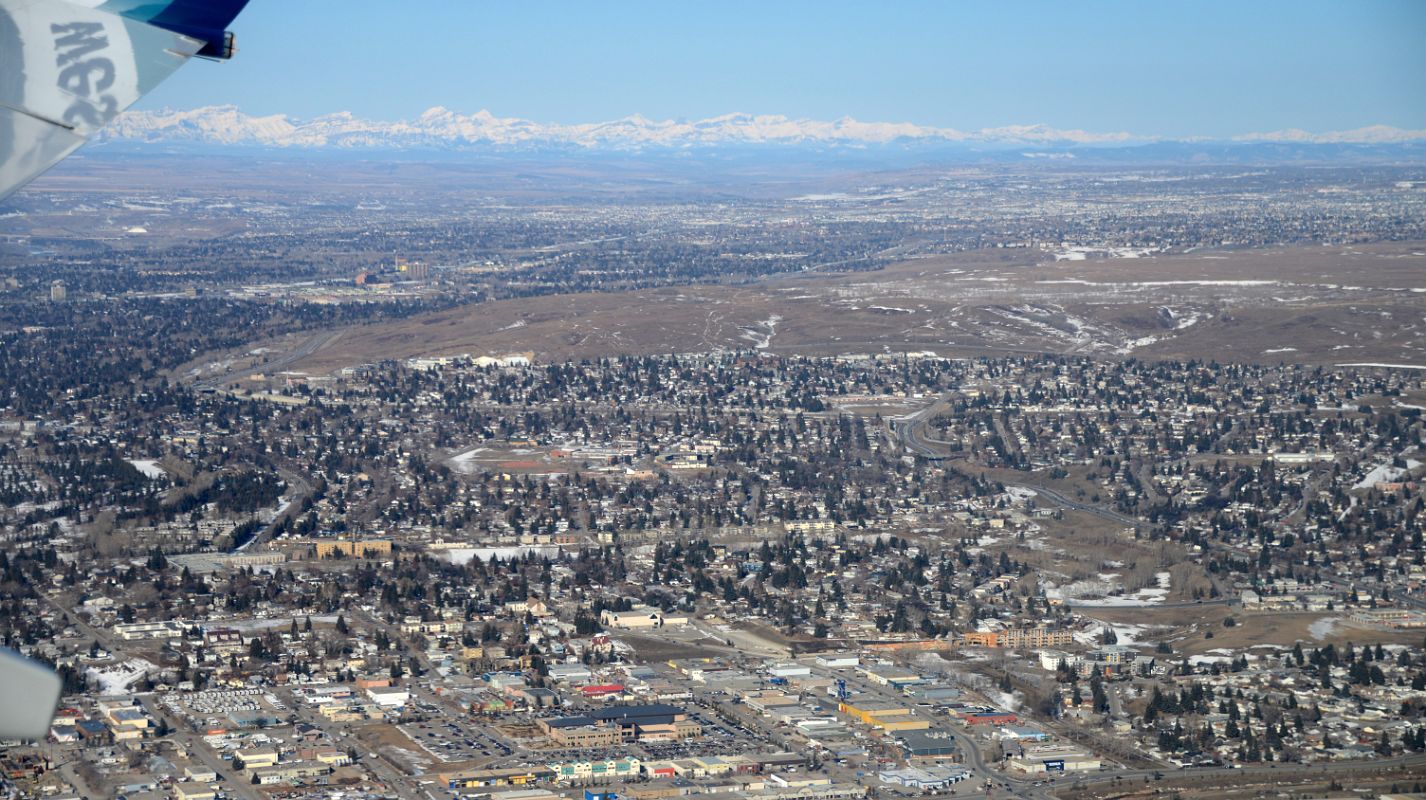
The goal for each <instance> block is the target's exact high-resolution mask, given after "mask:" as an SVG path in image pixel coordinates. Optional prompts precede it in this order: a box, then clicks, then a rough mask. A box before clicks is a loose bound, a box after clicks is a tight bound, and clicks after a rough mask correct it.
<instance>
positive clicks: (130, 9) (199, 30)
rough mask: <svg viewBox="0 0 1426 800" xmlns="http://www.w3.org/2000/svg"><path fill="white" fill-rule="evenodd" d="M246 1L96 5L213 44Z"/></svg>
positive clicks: (144, 0) (111, 0)
mask: <svg viewBox="0 0 1426 800" xmlns="http://www.w3.org/2000/svg"><path fill="white" fill-rule="evenodd" d="M247 4H248V0H108V2H106V3H104V4H103V5H102V6H100V8H102V9H104V10H105V11H109V12H112V13H114V14H120V15H122V16H125V17H128V18H129V19H135V20H139V21H140V22H147V23H149V24H151V25H156V26H158V27H160V28H166V29H168V30H171V31H173V32H174V33H181V34H183V35H184V36H191V37H193V38H194V39H198V40H200V41H204V42H208V43H209V44H215V43H217V42H220V41H221V40H222V38H223V33H224V32H225V31H226V30H227V29H228V26H229V25H231V24H232V22H233V20H234V19H236V18H237V16H238V13H239V12H241V11H242V10H243V7H244V6H246V5H247Z"/></svg>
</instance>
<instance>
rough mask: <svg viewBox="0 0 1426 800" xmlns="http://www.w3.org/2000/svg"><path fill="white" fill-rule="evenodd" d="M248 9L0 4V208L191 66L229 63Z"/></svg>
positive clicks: (70, 1) (149, 0)
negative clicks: (237, 24) (232, 29)
mask: <svg viewBox="0 0 1426 800" xmlns="http://www.w3.org/2000/svg"><path fill="white" fill-rule="evenodd" d="M247 2H248V0H0V200H4V199H5V198H6V197H8V196H9V195H10V194H11V193H13V192H14V191H15V190H17V189H19V188H20V187H21V186H24V185H25V184H26V183H29V182H30V181H31V180H33V179H34V178H35V177H36V176H38V175H39V174H40V173H42V172H44V171H45V170H47V169H49V168H50V167H51V166H53V165H54V164H55V163H56V162H58V161H59V160H60V159H63V158H64V157H65V156H67V155H69V154H70V153H72V152H74V150H75V149H76V148H78V147H79V146H80V145H82V144H84V142H85V141H86V140H88V139H89V137H91V136H93V135H94V134H95V133H96V132H98V131H99V129H100V128H102V127H104V126H105V125H107V124H108V123H109V122H110V121H111V120H113V119H114V117H116V116H118V115H119V113H120V112H121V111H123V110H124V109H126V108H128V107H129V106H131V105H133V104H134V103H135V102H136V101H137V100H138V99H139V98H140V97H143V96H144V95H145V94H147V93H148V92H150V91H152V90H153V88H154V87H155V86H157V85H158V84H159V83H160V82H161V81H162V80H163V79H164V78H167V77H168V76H169V75H172V74H173V72H174V71H175V70H177V69H178V68H179V67H181V66H183V65H184V64H185V63H186V62H187V61H188V59H189V58H192V57H193V56H195V55H196V56H203V57H207V58H217V59H227V58H231V57H232V55H233V35H232V34H231V33H229V32H228V31H227V30H226V28H227V26H228V24H229V23H231V22H232V21H233V19H234V18H235V17H237V15H238V12H239V11H242V9H243V7H244V6H245V5H247Z"/></svg>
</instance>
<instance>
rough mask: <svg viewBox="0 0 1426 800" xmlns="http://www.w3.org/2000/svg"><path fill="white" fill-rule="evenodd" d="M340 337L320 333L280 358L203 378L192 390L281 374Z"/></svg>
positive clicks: (215, 388) (217, 387) (333, 333)
mask: <svg viewBox="0 0 1426 800" xmlns="http://www.w3.org/2000/svg"><path fill="white" fill-rule="evenodd" d="M341 335H342V332H341V331H322V332H321V333H318V334H315V335H313V336H310V337H308V338H307V340H306V341H304V342H303V343H302V344H300V345H298V346H297V347H296V348H295V349H293V350H290V351H288V352H286V353H284V354H282V355H281V356H278V357H277V358H274V359H272V360H270V361H265V362H263V363H261V364H255V365H253V366H251V367H245V368H243V369H237V370H232V371H229V372H225V373H223V374H222V375H214V376H212V377H209V378H205V379H203V380H201V381H197V382H196V383H194V384H193V388H195V389H198V390H200V391H202V390H204V389H212V390H217V389H219V388H220V387H222V385H223V384H225V383H231V382H233V381H237V380H242V379H243V378H246V377H248V376H249V375H259V374H273V373H276V372H281V371H282V370H285V369H287V368H288V367H290V366H292V365H293V364H296V363H297V362H299V361H301V360H302V359H304V358H306V357H307V356H310V355H312V354H313V353H315V352H317V351H318V350H321V349H322V348H323V347H326V346H327V345H328V344H330V343H332V342H333V341H335V340H336V338H337V337H338V336H341Z"/></svg>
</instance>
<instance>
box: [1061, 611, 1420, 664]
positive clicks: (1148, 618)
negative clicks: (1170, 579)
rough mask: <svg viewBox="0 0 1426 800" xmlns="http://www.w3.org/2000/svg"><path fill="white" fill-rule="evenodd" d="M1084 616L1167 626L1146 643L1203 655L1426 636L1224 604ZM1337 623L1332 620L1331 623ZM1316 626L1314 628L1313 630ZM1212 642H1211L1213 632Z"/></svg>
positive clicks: (1415, 641) (1339, 616) (1337, 618)
mask: <svg viewBox="0 0 1426 800" xmlns="http://www.w3.org/2000/svg"><path fill="white" fill-rule="evenodd" d="M1077 610H1078V611H1079V612H1080V613H1081V614H1083V615H1085V616H1087V617H1090V618H1092V619H1097V620H1100V621H1103V622H1109V623H1120V624H1129V625H1146V626H1163V628H1164V630H1162V631H1157V630H1156V631H1155V633H1154V635H1150V636H1145V637H1144V638H1143V642H1145V643H1146V645H1147V646H1152V645H1153V644H1154V643H1156V642H1158V641H1168V642H1170V643H1171V644H1172V645H1173V648H1174V652H1175V653H1176V654H1182V655H1190V656H1192V655H1203V654H1206V653H1209V652H1210V651H1212V650H1217V649H1220V648H1226V649H1231V650H1247V649H1250V648H1252V646H1253V645H1259V644H1271V645H1278V646H1280V647H1291V646H1292V645H1293V644H1294V643H1295V642H1302V644H1303V647H1320V646H1323V645H1326V644H1335V645H1338V646H1339V647H1340V646H1341V645H1344V644H1347V643H1348V642H1351V643H1352V644H1353V645H1355V646H1358V647H1360V646H1361V645H1364V644H1372V645H1375V644H1384V645H1386V644H1409V645H1413V646H1419V645H1420V644H1421V641H1422V638H1423V637H1426V633H1423V632H1421V631H1391V630H1382V629H1375V628H1364V627H1354V626H1351V625H1348V624H1347V622H1346V616H1347V615H1346V614H1345V613H1344V612H1341V611H1336V612H1310V613H1309V612H1303V613H1266V612H1253V613H1245V612H1244V611H1243V610H1242V609H1241V608H1232V607H1228V606H1222V605H1201V606H1189V607H1183V608H1155V607H1153V606H1144V607H1135V608H1081V609H1077ZM1228 617H1232V618H1233V620H1234V621H1235V622H1236V623H1237V624H1236V625H1234V626H1233V627H1231V628H1228V627H1224V626H1223V620H1224V619H1226V618H1228ZM1329 620H1330V621H1332V622H1330V623H1329V622H1327V621H1329ZM1314 626H1315V627H1314ZM1210 631H1211V632H1212V633H1213V638H1211V639H1210V638H1208V637H1207V636H1206V634H1207V633H1208V632H1210Z"/></svg>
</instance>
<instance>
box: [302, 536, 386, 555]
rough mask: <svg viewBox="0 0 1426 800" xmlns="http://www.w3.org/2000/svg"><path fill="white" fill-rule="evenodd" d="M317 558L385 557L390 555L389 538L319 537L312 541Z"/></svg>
mask: <svg viewBox="0 0 1426 800" xmlns="http://www.w3.org/2000/svg"><path fill="white" fill-rule="evenodd" d="M312 547H313V549H314V550H316V554H317V558H334V557H337V556H338V555H340V556H344V557H346V558H387V557H389V556H390V555H391V540H390V539H330V540H328V539H319V540H316V541H314V542H312Z"/></svg>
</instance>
